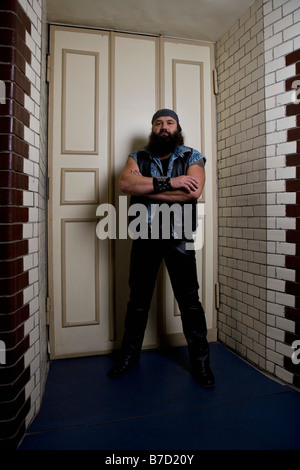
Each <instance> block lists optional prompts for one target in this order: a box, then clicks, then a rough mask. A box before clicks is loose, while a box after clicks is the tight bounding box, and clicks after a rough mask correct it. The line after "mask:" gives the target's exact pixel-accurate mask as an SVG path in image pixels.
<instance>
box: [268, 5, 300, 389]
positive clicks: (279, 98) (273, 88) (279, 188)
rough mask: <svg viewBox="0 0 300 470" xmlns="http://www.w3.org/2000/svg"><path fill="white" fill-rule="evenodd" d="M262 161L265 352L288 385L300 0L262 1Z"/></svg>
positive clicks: (271, 369) (292, 325)
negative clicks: (289, 83)
mask: <svg viewBox="0 0 300 470" xmlns="http://www.w3.org/2000/svg"><path fill="white" fill-rule="evenodd" d="M263 14H264V35H265V41H264V42H265V52H264V55H265V86H266V156H267V159H266V161H267V198H268V206H267V228H268V230H267V241H268V257H267V264H268V270H267V287H268V292H267V351H266V359H267V362H266V370H267V371H268V372H270V373H272V374H274V375H276V376H277V377H279V378H281V379H282V380H284V381H286V382H290V383H292V379H293V375H292V374H291V373H290V372H288V371H286V370H285V369H284V368H283V361H284V356H289V357H290V356H291V354H292V352H293V350H292V349H291V348H290V347H289V346H287V345H285V344H284V336H285V332H286V331H289V332H294V327H295V323H294V322H292V321H290V320H287V319H286V318H285V317H284V311H285V306H291V307H294V303H295V297H294V296H292V295H289V294H286V293H285V282H286V281H294V278H295V271H294V270H290V269H286V268H285V255H293V254H295V245H294V244H291V243H285V239H286V238H285V235H286V234H285V232H286V230H287V229H294V228H295V219H294V218H292V217H286V216H285V205H286V204H293V203H295V199H296V195H295V193H285V182H286V180H287V179H289V178H295V167H285V155H286V154H290V153H295V152H296V142H287V129H289V128H293V127H296V118H295V116H291V117H286V115H285V114H286V113H285V105H286V104H288V103H290V102H291V101H292V95H291V92H286V91H285V80H286V79H287V78H290V77H293V76H294V75H295V65H294V64H293V65H290V66H288V67H286V65H285V56H286V55H287V54H289V53H291V52H293V51H294V50H297V49H299V47H300V3H299V0H264V1H263Z"/></svg>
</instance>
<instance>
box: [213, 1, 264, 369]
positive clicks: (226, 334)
mask: <svg viewBox="0 0 300 470" xmlns="http://www.w3.org/2000/svg"><path fill="white" fill-rule="evenodd" d="M263 47H264V44H263V10H262V2H261V1H260V0H257V1H256V2H254V3H253V5H252V6H251V7H250V8H249V9H248V10H247V11H246V12H245V14H244V15H243V16H242V17H241V18H240V19H239V20H238V21H237V22H236V23H235V24H234V25H233V26H232V27H231V28H230V30H229V31H228V32H227V33H226V35H225V36H223V37H222V38H221V40H220V41H219V42H218V43H217V58H216V65H217V70H218V81H219V94H218V178H219V283H220V292H221V299H220V309H219V312H218V332H219V339H220V340H221V341H222V342H224V344H226V345H227V346H228V347H230V348H232V349H234V350H235V351H237V352H238V353H239V354H240V355H241V356H243V357H245V358H247V359H248V360H249V361H250V362H252V363H254V364H256V365H257V366H258V367H261V368H263V369H264V368H265V348H266V300H267V299H266V292H267V291H266V287H267V286H266V258H267V255H266V251H267V238H266V233H267V232H266V220H267V219H266V197H267V194H266V163H265V162H266V159H265V105H264V103H265V90H264V54H263Z"/></svg>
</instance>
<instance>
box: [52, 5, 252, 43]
mask: <svg viewBox="0 0 300 470" xmlns="http://www.w3.org/2000/svg"><path fill="white" fill-rule="evenodd" d="M254 1H255V0H47V20H48V22H50V23H60V24H68V25H78V26H88V27H95V28H100V29H108V30H113V31H126V32H133V33H143V34H151V35H158V36H171V37H177V38H186V39H199V40H203V41H212V42H215V41H217V40H218V39H220V38H221V37H222V36H223V34H224V33H226V31H227V30H228V29H229V28H230V27H231V26H232V25H233V24H234V23H235V21H236V20H237V19H238V18H240V17H241V16H242V15H243V13H245V11H246V10H247V9H248V8H249V7H250V5H252V3H254Z"/></svg>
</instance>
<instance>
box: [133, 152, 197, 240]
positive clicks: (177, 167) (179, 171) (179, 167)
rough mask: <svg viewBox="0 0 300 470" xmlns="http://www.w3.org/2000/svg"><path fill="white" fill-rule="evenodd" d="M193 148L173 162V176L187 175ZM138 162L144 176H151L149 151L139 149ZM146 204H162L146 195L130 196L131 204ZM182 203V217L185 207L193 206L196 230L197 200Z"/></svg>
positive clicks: (193, 221)
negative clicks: (187, 205)
mask: <svg viewBox="0 0 300 470" xmlns="http://www.w3.org/2000/svg"><path fill="white" fill-rule="evenodd" d="M192 152H193V149H191V148H190V149H189V150H188V151H187V152H185V153H184V156H183V157H178V158H176V159H175V160H174V162H173V169H172V174H171V178H175V177H176V176H181V175H186V174H187V170H188V167H189V160H190V157H191V155H192ZM137 164H138V166H139V170H140V172H141V174H142V175H143V176H149V177H151V176H152V175H151V158H150V156H149V153H148V152H146V151H144V150H139V151H138V152H137ZM136 203H140V204H144V205H146V206H147V207H148V206H149V204H151V203H153V204H160V203H158V201H155V200H152V201H151V198H149V197H144V196H131V198H130V205H132V204H136ZM161 204H169V205H172V204H173V203H166V202H163V203H161ZM176 204H180V205H181V206H182V217H183V214H184V213H183V208H184V206H185V205H186V204H189V205H191V206H192V230H193V231H195V230H196V228H197V201H196V200H193V201H192V202H188V203H176ZM130 220H132V218H130Z"/></svg>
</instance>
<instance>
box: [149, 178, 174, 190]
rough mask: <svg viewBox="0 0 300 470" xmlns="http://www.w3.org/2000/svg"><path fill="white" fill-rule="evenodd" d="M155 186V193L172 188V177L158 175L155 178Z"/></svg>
mask: <svg viewBox="0 0 300 470" xmlns="http://www.w3.org/2000/svg"><path fill="white" fill-rule="evenodd" d="M153 186H154V192H155V193H162V192H163V191H170V190H171V189H172V186H171V179H170V178H169V176H157V177H155V178H153Z"/></svg>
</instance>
